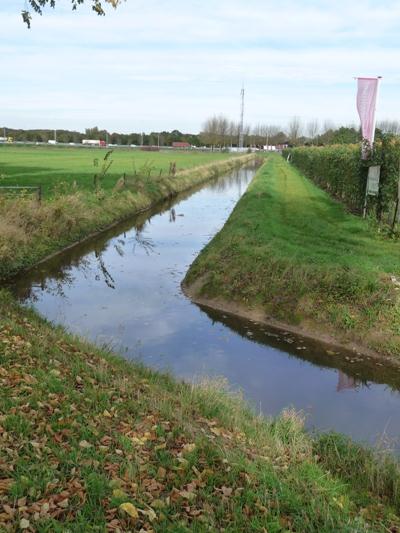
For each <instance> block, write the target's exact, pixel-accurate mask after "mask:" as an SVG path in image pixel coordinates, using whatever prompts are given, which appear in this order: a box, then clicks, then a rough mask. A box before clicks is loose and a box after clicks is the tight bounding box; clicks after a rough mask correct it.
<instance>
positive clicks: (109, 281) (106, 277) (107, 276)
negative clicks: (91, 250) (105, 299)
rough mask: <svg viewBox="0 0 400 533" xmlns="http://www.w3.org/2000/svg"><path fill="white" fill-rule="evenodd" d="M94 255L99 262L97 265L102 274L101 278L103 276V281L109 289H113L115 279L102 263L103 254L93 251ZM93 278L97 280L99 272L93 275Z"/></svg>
mask: <svg viewBox="0 0 400 533" xmlns="http://www.w3.org/2000/svg"><path fill="white" fill-rule="evenodd" d="M95 257H96V259H97V261H98V263H99V267H100V271H101V273H102V274H103V278H104V281H105V284H106V285H107V287H110V289H115V280H114V278H113V277H112V276H111V274H110V272H109V271H108V270H107V267H106V265H105V263H104V260H103V256H102V254H101V252H100V253H97V252H95ZM95 279H96V280H97V281H99V280H100V275H99V274H96V275H95Z"/></svg>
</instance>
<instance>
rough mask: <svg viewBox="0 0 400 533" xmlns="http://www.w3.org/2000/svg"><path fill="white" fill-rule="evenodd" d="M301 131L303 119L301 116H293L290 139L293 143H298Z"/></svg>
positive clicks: (290, 125)
mask: <svg viewBox="0 0 400 533" xmlns="http://www.w3.org/2000/svg"><path fill="white" fill-rule="evenodd" d="M300 133H301V121H300V118H299V117H296V116H295V117H293V118H292V119H291V121H290V122H289V140H290V142H291V143H292V144H297V142H298V139H299V137H300Z"/></svg>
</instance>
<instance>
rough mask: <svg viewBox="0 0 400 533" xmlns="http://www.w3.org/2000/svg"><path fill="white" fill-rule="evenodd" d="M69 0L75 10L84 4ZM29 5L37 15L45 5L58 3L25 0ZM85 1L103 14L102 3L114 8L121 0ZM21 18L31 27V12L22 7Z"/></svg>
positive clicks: (52, 5) (77, 0)
mask: <svg viewBox="0 0 400 533" xmlns="http://www.w3.org/2000/svg"><path fill="white" fill-rule="evenodd" d="M69 1H70V2H71V6H72V9H73V10H75V9H76V8H77V7H78V5H79V4H84V3H85V0H69ZM27 2H28V4H29V6H30V7H31V9H32V11H34V12H35V13H38V14H39V15H42V14H43V8H44V7H46V6H49V7H53V8H54V7H55V6H56V4H57V3H58V0H27ZM86 3H88V4H89V5H91V6H92V9H93V11H94V12H95V13H97V14H98V15H105V11H104V7H103V6H104V5H105V4H110V5H112V6H113V7H114V8H115V7H117V6H118V4H121V3H122V0H86ZM21 14H22V20H23V21H24V22H25V24H26V25H27V26H28V28H30V27H31V20H32V15H31V12H30V11H29V10H27V9H24V10H23V11H22V12H21Z"/></svg>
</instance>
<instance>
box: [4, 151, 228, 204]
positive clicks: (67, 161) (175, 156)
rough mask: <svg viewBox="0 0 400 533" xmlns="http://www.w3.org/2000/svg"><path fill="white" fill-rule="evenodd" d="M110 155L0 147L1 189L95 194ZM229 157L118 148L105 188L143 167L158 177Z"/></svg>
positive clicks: (104, 183)
mask: <svg viewBox="0 0 400 533" xmlns="http://www.w3.org/2000/svg"><path fill="white" fill-rule="evenodd" d="M107 152H108V149H105V148H74V147H71V148H69V147H64V148H61V147H55V146H29V147H26V146H9V145H0V176H1V178H0V185H20V186H32V185H33V186H38V185H41V186H42V190H43V194H44V196H48V195H49V194H51V193H52V192H53V191H54V187H55V186H56V185H57V184H60V183H62V182H67V183H70V184H71V185H72V184H73V182H74V181H75V182H76V183H77V185H78V187H79V188H80V189H90V190H93V176H94V174H96V173H98V172H100V170H101V166H102V163H103V158H104V156H105V155H106V153H107ZM228 157H232V155H231V154H227V153H220V152H219V153H210V152H197V151H196V152H178V151H172V150H171V151H167V150H166V151H160V152H145V151H141V150H138V149H130V148H116V149H114V151H113V152H112V154H111V156H110V158H109V160H108V161H110V160H112V164H111V167H110V169H109V171H108V173H107V175H106V177H105V178H104V179H103V180H102V187H103V188H104V189H106V190H110V189H112V188H113V187H114V185H115V183H116V181H117V180H118V179H119V178H120V177H121V175H122V174H123V173H124V172H125V173H126V174H127V175H132V174H134V172H135V170H136V171H137V172H138V173H140V169H141V168H142V167H143V166H144V165H150V166H151V167H152V168H153V169H154V170H153V171H152V175H158V174H159V173H160V170H162V171H163V174H165V173H168V170H169V166H170V163H176V169H177V171H179V170H183V169H186V168H190V167H194V166H198V165H205V164H207V163H211V162H213V161H220V160H222V159H227V158H228ZM96 160H97V161H96Z"/></svg>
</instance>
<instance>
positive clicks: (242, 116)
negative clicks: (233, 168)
mask: <svg viewBox="0 0 400 533" xmlns="http://www.w3.org/2000/svg"><path fill="white" fill-rule="evenodd" d="M240 98H241V105H240V124H239V150H243V140H244V133H243V119H244V86H242V90H241V91H240Z"/></svg>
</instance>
